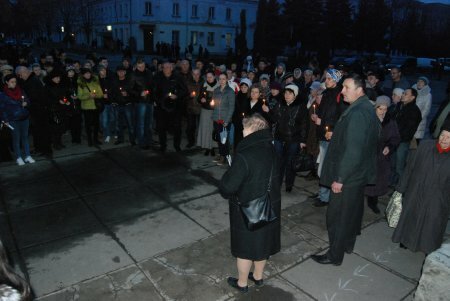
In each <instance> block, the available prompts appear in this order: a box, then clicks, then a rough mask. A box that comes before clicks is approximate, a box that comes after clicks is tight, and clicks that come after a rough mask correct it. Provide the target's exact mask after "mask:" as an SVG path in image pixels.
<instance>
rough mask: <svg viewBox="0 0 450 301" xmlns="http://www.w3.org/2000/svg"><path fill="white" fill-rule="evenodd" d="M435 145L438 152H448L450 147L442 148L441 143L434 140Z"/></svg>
mask: <svg viewBox="0 0 450 301" xmlns="http://www.w3.org/2000/svg"><path fill="white" fill-rule="evenodd" d="M436 147H437V150H438V152H439V153H440V154H442V153H448V152H450V147H447V148H442V147H441V145H440V144H439V142H436Z"/></svg>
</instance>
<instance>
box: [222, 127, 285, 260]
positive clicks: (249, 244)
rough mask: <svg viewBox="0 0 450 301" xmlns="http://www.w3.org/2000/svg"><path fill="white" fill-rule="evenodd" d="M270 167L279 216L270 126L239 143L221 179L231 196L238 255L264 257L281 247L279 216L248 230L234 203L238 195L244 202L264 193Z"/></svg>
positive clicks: (234, 250)
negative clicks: (252, 229)
mask: <svg viewBox="0 0 450 301" xmlns="http://www.w3.org/2000/svg"><path fill="white" fill-rule="evenodd" d="M272 168H273V169H272ZM271 170H272V180H271V190H270V199H271V201H272V206H273V209H274V211H275V214H276V215H277V216H280V211H281V193H280V180H279V176H280V175H279V171H280V168H279V162H278V159H277V156H276V154H275V151H274V149H273V144H272V135H271V133H270V131H269V130H261V131H257V132H255V133H252V134H250V135H248V136H247V137H245V138H244V139H243V140H242V141H241V142H240V143H239V145H238V147H237V149H236V155H235V157H234V161H233V163H232V164H231V167H230V168H229V169H228V171H227V172H226V173H225V174H224V175H223V177H222V180H221V181H220V184H219V190H220V192H221V194H222V196H223V197H225V198H230V199H231V201H230V229H231V230H230V231H231V253H232V254H233V256H235V257H239V258H243V259H249V260H263V259H267V258H268V257H269V256H270V255H273V254H275V253H277V252H279V251H280V219H278V220H276V221H275V222H274V223H271V224H269V225H267V226H265V227H262V228H261V229H258V230H256V231H253V232H251V231H249V230H247V228H246V226H245V224H244V222H243V218H242V213H241V210H240V208H239V206H238V205H236V203H235V201H236V198H235V197H237V200H239V202H242V203H244V204H245V203H247V202H249V201H251V200H253V199H256V198H257V197H260V196H262V195H264V193H265V192H266V191H267V188H268V184H269V178H270V171H271Z"/></svg>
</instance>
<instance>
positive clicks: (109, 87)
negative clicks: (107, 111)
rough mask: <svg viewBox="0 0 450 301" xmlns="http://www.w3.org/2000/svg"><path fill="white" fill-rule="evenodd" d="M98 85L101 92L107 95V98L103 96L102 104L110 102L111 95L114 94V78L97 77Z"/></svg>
mask: <svg viewBox="0 0 450 301" xmlns="http://www.w3.org/2000/svg"><path fill="white" fill-rule="evenodd" d="M99 81H100V87H101V88H102V91H103V94H105V95H108V98H103V99H102V102H103V103H104V104H108V105H110V104H111V95H114V92H113V91H114V88H115V87H114V80H113V79H112V78H111V77H108V76H106V77H103V78H102V77H99Z"/></svg>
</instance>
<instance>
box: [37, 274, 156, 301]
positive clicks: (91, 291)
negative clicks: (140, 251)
mask: <svg viewBox="0 0 450 301" xmlns="http://www.w3.org/2000/svg"><path fill="white" fill-rule="evenodd" d="M37 300H39V301H88V300H95V301H110V300H116V301H130V300H135V301H139V300H152V301H159V300H163V298H162V297H161V296H160V295H159V294H158V292H157V291H156V289H155V287H154V286H153V284H152V283H151V282H150V281H149V280H148V279H147V277H146V276H145V275H144V274H143V273H142V272H141V271H140V270H139V269H138V268H137V267H136V266H135V265H132V266H129V267H126V268H124V269H120V270H117V271H114V272H111V273H107V274H106V275H104V276H101V277H98V278H95V279H92V280H89V281H85V282H81V283H78V284H76V285H72V286H70V287H68V288H66V289H64V290H62V291H60V292H57V293H54V294H51V295H48V296H45V297H42V298H38V299H37Z"/></svg>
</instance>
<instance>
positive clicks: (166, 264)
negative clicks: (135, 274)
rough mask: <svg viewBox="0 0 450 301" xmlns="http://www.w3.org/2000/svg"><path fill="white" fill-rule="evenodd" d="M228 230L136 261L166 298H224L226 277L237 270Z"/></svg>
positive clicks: (227, 291)
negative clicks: (153, 256)
mask: <svg viewBox="0 0 450 301" xmlns="http://www.w3.org/2000/svg"><path fill="white" fill-rule="evenodd" d="M229 235H230V234H229V232H228V231H225V232H222V233H220V234H218V235H215V236H211V237H208V238H206V239H203V240H200V241H197V242H195V243H193V244H190V245H187V246H185V247H182V248H178V249H176V250H172V251H169V252H167V253H164V254H161V255H159V256H157V257H156V258H151V259H148V260H145V261H142V262H140V263H139V265H140V266H142V269H143V270H144V272H145V273H146V274H147V276H148V277H149V278H150V279H152V282H153V284H154V285H155V286H156V288H157V289H158V291H159V292H161V294H162V295H163V296H164V297H165V298H166V299H167V300H196V301H202V300H205V301H210V300H227V299H228V298H230V297H231V296H232V294H233V291H232V289H230V288H229V287H228V285H227V284H226V278H227V277H228V276H231V275H235V274H237V271H236V261H235V259H234V258H233V257H232V256H231V253H230V248H229V244H228V243H229V240H230V237H229Z"/></svg>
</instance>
